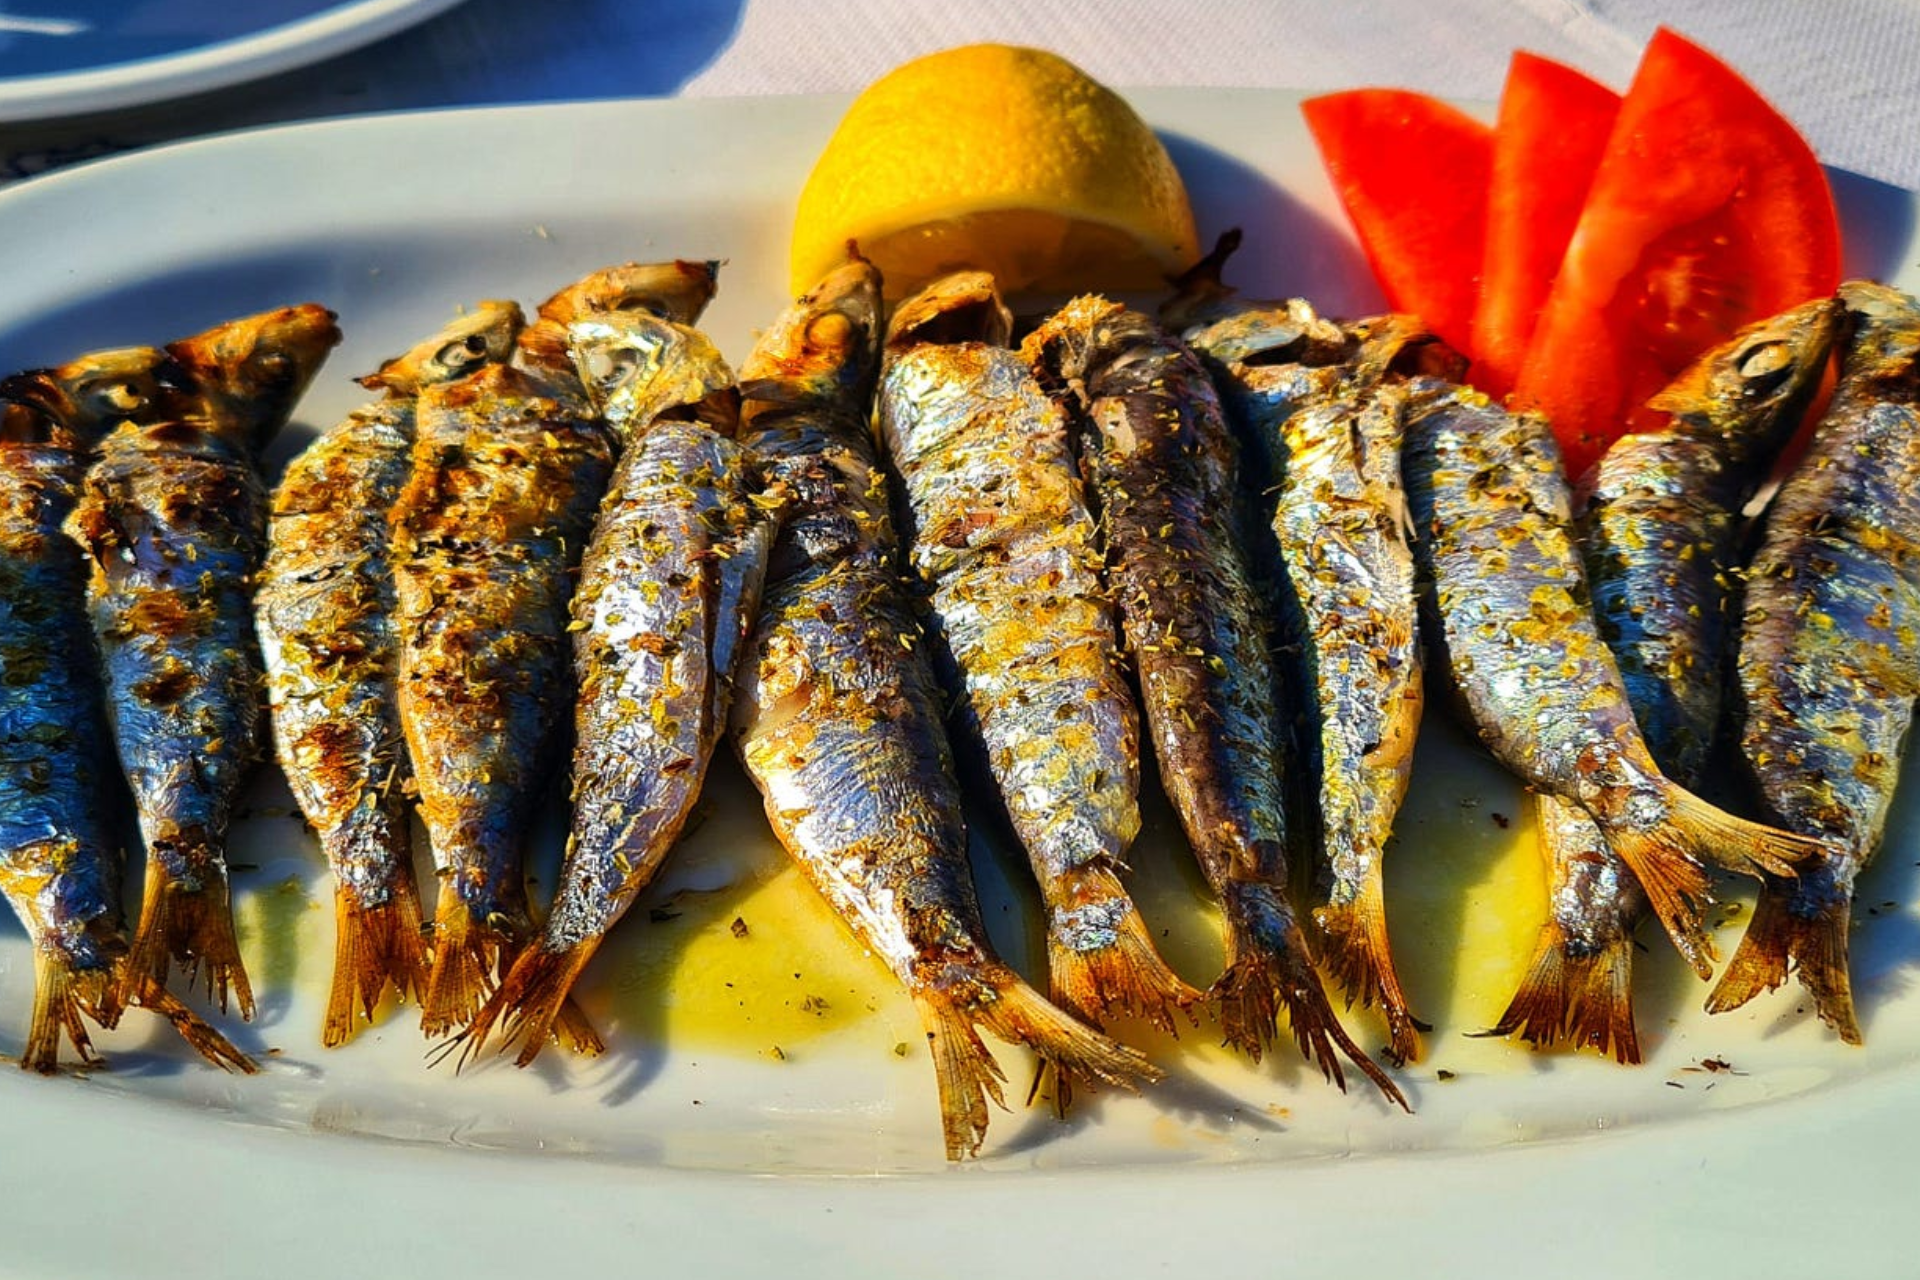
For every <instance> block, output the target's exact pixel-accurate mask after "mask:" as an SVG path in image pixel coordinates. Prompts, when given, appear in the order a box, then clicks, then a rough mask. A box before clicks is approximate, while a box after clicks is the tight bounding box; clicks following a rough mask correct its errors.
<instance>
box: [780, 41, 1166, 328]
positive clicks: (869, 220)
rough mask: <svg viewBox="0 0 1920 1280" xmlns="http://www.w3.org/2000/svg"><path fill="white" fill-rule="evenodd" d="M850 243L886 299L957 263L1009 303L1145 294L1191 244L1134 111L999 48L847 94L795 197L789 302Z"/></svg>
mask: <svg viewBox="0 0 1920 1280" xmlns="http://www.w3.org/2000/svg"><path fill="white" fill-rule="evenodd" d="M850 240H851V241H854V242H856V243H857V244H858V245H859V248H860V252H861V253H863V254H865V255H866V256H867V257H868V258H870V259H872V260H873V262H874V263H875V264H876V265H877V266H879V268H880V269H881V271H882V272H883V273H884V275H885V276H886V281H887V294H888V296H889V297H900V296H903V295H904V294H906V293H908V292H910V291H912V290H913V289H915V288H917V287H918V286H919V285H921V284H924V283H925V282H926V281H928V280H930V279H932V278H933V277H934V276H937V275H940V274H942V273H943V272H946V271H952V270H958V269H961V268H966V267H972V268H978V269H981V270H986V271H991V272H993V273H994V275H995V276H996V277H998V279H999V281H1000V286H1001V288H1002V289H1003V290H1006V291H1008V292H1015V291H1018V290H1022V289H1037V290H1046V291H1050V292H1056V291H1057V292H1071V291H1076V290H1086V289H1104V290H1122V289H1144V288H1152V287H1154V286H1157V285H1159V284H1161V283H1162V282H1163V281H1164V279H1165V277H1166V276H1167V275H1168V274H1170V273H1173V272H1177V271H1180V270H1182V269H1184V268H1185V267H1187V266H1188V265H1190V264H1191V263H1192V261H1193V260H1194V258H1195V256H1196V251H1197V245H1198V236H1197V235H1196V233H1195V230H1194V225H1193V210H1192V208H1191V206H1190V205H1189V204H1188V201H1187V189H1186V186H1185V184H1184V183H1183V182H1182V181H1181V179H1180V173H1179V171H1178V170H1177V169H1175V168H1174V165H1173V161H1172V159H1171V158H1170V157H1169V156H1168V155H1167V150H1166V148H1165V147H1164V146H1162V145H1161V143H1160V140H1159V139H1158V138H1156V137H1155V136H1154V134H1153V131H1152V130H1151V129H1149V128H1148V127H1147V125H1146V123H1145V122H1144V121H1143V120H1141V119H1140V117H1139V116H1138V115H1137V114H1135V112H1134V110H1133V108H1132V107H1130V106H1128V105H1127V103H1126V101H1125V100H1124V99H1123V98H1121V97H1120V96H1119V95H1118V94H1116V93H1114V92H1113V91H1112V90H1111V89H1108V88H1107V87H1106V86H1105V85H1102V84H1100V83H1099V82H1098V81H1096V80H1094V79H1093V78H1092V77H1090V76H1088V75H1087V74H1086V73H1085V72H1084V71H1082V70H1080V69H1079V68H1078V67H1076V66H1074V65H1073V64H1072V63H1070V62H1068V61H1066V60H1065V59H1064V58H1061V57H1059V56H1057V55H1055V54H1051V53H1047V52H1044V51H1042V50H1038V49H1022V48H1017V47H1013V46H1009V45H1000V44H977V45H967V46H964V47H962V48H958V49H948V50H945V51H943V52H940V53H933V54H928V55H927V56H925V57H922V58H917V59H915V60H913V61H912V62H908V63H906V64H904V65H902V66H900V67H897V68H895V69H894V70H893V71H890V72H888V73H887V74H886V75H885V76H882V77H881V78H880V79H879V80H876V81H874V83H873V84H871V85H869V86H868V87H867V89H866V90H865V92H863V93H862V94H861V95H860V96H859V97H858V98H857V99H855V101H854V103H853V105H852V106H851V107H850V108H849V109H848V111H847V114H846V116H845V117H844V118H843V119H842V120H841V122H840V127H839V128H838V129H837V130H836V131H835V132H834V135H833V137H832V139H831V140H830V141H829V142H828V143H827V146H826V150H825V151H823V152H822V153H821V155H820V159H819V160H818V161H817V162H816V163H815V165H814V168H813V173H812V175H811V176H810V177H809V178H808V179H807V185H806V187H805V189H804V190H803V191H802V192H801V194H800V204H799V208H798V210H797V212H796V214H795V217H794V226H793V244H792V256H791V268H792V274H793V289H794V292H796V293H799V292H803V291H805V290H806V289H808V288H811V287H812V285H813V284H814V283H815V282H816V281H817V280H818V279H819V278H820V277H821V276H822V275H824V274H825V273H826V272H827V271H829V270H831V269H832V268H833V267H835V266H837V265H838V264H839V263H840V262H842V261H843V260H844V259H845V257H846V252H847V243H848V241H850Z"/></svg>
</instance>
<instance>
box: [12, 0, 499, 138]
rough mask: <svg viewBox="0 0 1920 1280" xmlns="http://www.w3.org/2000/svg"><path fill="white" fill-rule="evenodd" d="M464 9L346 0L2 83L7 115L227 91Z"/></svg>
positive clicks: (28, 118) (89, 110)
mask: <svg viewBox="0 0 1920 1280" xmlns="http://www.w3.org/2000/svg"><path fill="white" fill-rule="evenodd" d="M462 2H463V0H343V2H342V3H337V4H331V5H328V6H327V7H325V8H324V9H322V10H320V11H319V12H317V13H312V14H309V15H307V16H306V17H304V18H296V19H294V20H293V21H291V22H284V23H280V24H278V25H276V26H272V27H267V28H264V29H262V30H259V31H255V32H252V33H250V34H247V35H243V36H237V37H234V38H233V39H229V40H221V41H217V42H214V43H211V44H202V45H196V46H194V47H192V48H189V49H185V50H182V51H179V52H176V53H169V54H162V55H159V56H157V57H151V58H135V59H130V60H128V61H124V62H111V63H104V64H101V65H99V66H95V67H87V68H83V69H79V70H72V71H50V72H45V73H42V74H40V75H29V76H6V77H0V116H4V117H5V118H6V119H7V120H9V121H11V122H13V123H16V124H21V123H30V122H34V121H44V120H53V119H58V118H62V117H67V116H80V115H91V114H94V113H98V112H107V111H116V110H119V109H122V108H125V107H135V106H145V105H150V104H153V103H159V102H166V101H169V100H171V99H174V98H181V97H187V96H190V95H192V94H196V93H205V92H210V91H212V90H216V89H224V88H228V87H231V86H233V85H236V84H241V83H244V82H246V81H249V80H256V79H260V78H262V77H265V76H270V75H273V74H275V73H277V72H281V71H287V70H291V69H293V68H295V67H302V66H306V65H308V64H309V63H314V62H320V61H323V60H324V59H327V58H330V57H333V56H335V55H337V54H342V53H347V52H349V51H351V50H353V49H357V48H359V47H361V46H362V45H366V44H371V43H373V42H374V41H376V40H379V39H381V38H382V37H384V36H388V35H392V34H393V33H395V32H397V31H402V30H405V29H406V28H408V27H411V26H413V25H415V24H417V23H420V22H424V21H426V20H427V19H428V18H431V17H434V16H435V15H437V14H440V13H443V12H445V11H447V10H449V9H452V8H454V7H455V6H457V5H459V4H461V3H462Z"/></svg>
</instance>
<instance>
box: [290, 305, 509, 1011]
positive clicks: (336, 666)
mask: <svg viewBox="0 0 1920 1280" xmlns="http://www.w3.org/2000/svg"><path fill="white" fill-rule="evenodd" d="M521 324H522V317H521V315H520V309H519V308H518V307H516V306H514V305H513V304H512V303H509V302H485V303H481V304H480V306H479V307H477V308H476V309H475V310H474V311H473V312H471V313H470V314H468V315H465V316H462V317H461V318H460V319H458V320H455V321H454V322H452V323H451V324H449V325H447V326H446V327H445V328H443V329H442V330H441V331H440V332H439V333H437V334H435V335H434V336H433V337H431V338H429V339H427V340H426V341H425V342H423V343H421V344H419V345H417V346H416V347H414V348H413V349H411V350H409V351H408V352H407V353H406V354H405V355H403V356H400V357H397V358H396V359H394V360H391V361H388V362H387V363H386V364H385V365H384V366H383V367H382V368H381V370H380V371H379V372H378V373H375V374H372V375H369V376H368V377H367V378H364V379H362V381H363V382H364V383H366V384H367V385H368V386H370V387H375V388H385V389H386V393H387V394H386V398H384V399H382V400H379V401H377V402H374V403H371V404H369V405H367V406H365V407H364V408H361V409H358V410H355V411H354V412H353V413H352V414H350V415H349V416H348V417H347V418H346V419H345V420H344V421H342V422H340V423H339V424H338V425H336V426H334V427H333V428H331V429H330V430H328V431H327V432H325V433H323V434H322V435H321V436H320V437H319V438H318V439H316V440H315V441H314V442H313V443H312V444H311V445H309V446H308V447H307V448H306V449H305V450H303V451H302V452H301V453H300V454H299V455H298V456H297V457H295V458H294V459H293V460H292V461H291V462H290V463H288V464H287V469H286V472H285V474H284V475H283V476H282V477H281V480H280V483H279V484H278V485H277V486H276V488H275V490H274V494H273V501H272V508H271V511H270V514H269V517H268V526H267V556H266V562H265V564H264V565H263V566H262V568H261V571H260V584H259V589H258V591H257V593H256V596H255V601H254V607H255V614H254V624H255V628H256V630H257V632H258V634H259V638H260V650H261V657H262V659H263V661H264V663H265V666H266V675H267V696H268V705H269V709H270V712H271V715H272V721H273V730H274V743H275V749H276V752H277V754H278V757H279V760H280V765H281V768H282V771H283V772H284V773H285V774H286V777H287V781H288V784H289V785H290V786H291V787H292V790H293V795H294V799H295V801H296V802H297V803H298V804H299V806H300V811H301V813H302V814H304V815H305V816H306V819H307V821H308V823H309V824H310V825H311V826H312V827H313V829H314V831H315V832H316V833H317V834H318V836H319V838H320V844H321V848H322V850H323V852H324V853H325V855H326V858H327V864H328V866H329V868H330V869H331V871H332V873H333V877H334V886H335V888H334V924H335V942H334V962H333V980H332V983H331V986H330V988H329V992H328V997H327V1004H326V1008H325V1011H324V1014H323V1018H322V1025H321V1039H322V1041H323V1043H325V1044H327V1045H328V1046H334V1045H339V1044H343V1043H345V1042H346V1041H347V1040H348V1039H350V1038H351V1037H352V1035H353V1032H354V1027H355V1012H354V1011H355V1009H356V1008H358V1009H359V1011H360V1016H361V1017H364V1018H366V1019H368V1020H371V1019H372V1017H373V1009H374V1005H375V1004H376V1003H377V1002H378V1001H379V999H380V996H381V994H382V993H383V992H384V991H385V989H386V988H387V987H388V986H389V985H392V986H393V987H394V988H395V990H396V991H397V992H398V994H399V995H401V996H402V997H405V996H407V995H408V994H410V993H417V992H418V990H419V989H420V988H422V987H424V985H425V982H426V966H427V953H426V947H425V943H424V941H423V940H422V936H421V917H420V902H419V891H418V889H417V888H416V887H415V885H414V879H413V854H412V848H411V844H412V841H411V835H410V826H411V820H410V818H409V816H408V813H407V808H406V801H405V797H404V795H403V789H404V788H405V787H406V786H407V785H408V782H409V778H410V771H409V768H408V765H407V759H406V749H405V743H404V740H403V737H402V734H401V731H400V720H399V712H398V709H397V698H398V690H397V684H396V682H397V675H398V661H399V643H398V638H397V635H396V633H395V629H394V628H395V619H394V615H395V609H396V601H395V596H394V582H393V572H392V565H391V562H390V554H389V552H390V533H389V527H388V526H389V519H390V515H391V512H392V509H393V506H394V503H395V502H396V501H397V500H398V498H399V495H400V491H401V489H402V488H404V487H405V485H406V483H407V479H408V477H409V474H410V471H411V464H412V454H413V445H414V415H415V403H414V402H415V397H416V396H417V394H418V393H419V391H420V389H421V388H422V387H423V386H428V385H434V384H437V383H443V382H450V381H453V380H455V379H457V378H460V377H464V376H465V375H466V374H468V373H470V372H472V371H473V369H474V368H476V367H478V366H479V365H482V364H486V363H490V362H491V363H499V362H501V361H504V360H506V359H508V358H509V357H510V356H511V355H512V352H513V339H514V335H515V334H516V333H518V332H519V329H520V326H521Z"/></svg>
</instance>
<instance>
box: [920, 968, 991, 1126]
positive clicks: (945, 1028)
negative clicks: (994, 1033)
mask: <svg viewBox="0 0 1920 1280" xmlns="http://www.w3.org/2000/svg"><path fill="white" fill-rule="evenodd" d="M913 1002H914V1004H915V1006H916V1007H918V1009H919V1010H920V1024H921V1026H922V1027H924V1028H925V1029H926V1033H927V1049H928V1051H929V1052H930V1053H932V1055H933V1072H934V1078H935V1079H936V1080H938V1081H939V1086H940V1125H941V1129H942V1130H943V1131H944V1133H945V1135H946V1146H947V1159H949V1160H964V1159H966V1158H967V1157H968V1156H971V1155H974V1154H976V1153H978V1152H979V1150H980V1144H981V1142H982V1141H984V1140H985V1138H986V1136H987V1101H988V1099H992V1101H993V1103H994V1105H996V1106H1000V1107H1004V1106H1006V1099H1005V1097H1004V1096H1002V1094H1001V1091H1000V1082H1001V1081H1002V1080H1004V1079H1006V1077H1005V1076H1004V1075H1002V1074H1001V1071H1000V1067H999V1064H997V1063H996V1062H994V1060H993V1055H992V1054H990V1053H988V1052H987V1046H986V1045H985V1044H984V1043H982V1041H981V1039H980V1035H979V1033H978V1032H977V1031H975V1030H974V1029H973V1020H972V1019H971V1018H970V1017H968V1015H967V1013H966V1011H965V1010H963V1009H961V1008H960V1006H959V1005H957V1004H955V1003H954V1002H953V1001H952V1000H950V999H948V998H946V997H945V996H944V995H941V994H940V993H937V992H932V991H920V992H915V993H914V998H913Z"/></svg>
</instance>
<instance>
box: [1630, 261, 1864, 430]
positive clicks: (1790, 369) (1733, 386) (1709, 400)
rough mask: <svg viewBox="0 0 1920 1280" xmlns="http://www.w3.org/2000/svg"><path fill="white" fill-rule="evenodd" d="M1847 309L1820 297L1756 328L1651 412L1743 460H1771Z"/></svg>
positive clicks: (1683, 377) (1704, 362) (1708, 358)
mask: <svg viewBox="0 0 1920 1280" xmlns="http://www.w3.org/2000/svg"><path fill="white" fill-rule="evenodd" d="M1843 315H1844V310H1843V308H1842V306H1841V304H1840V301H1839V300H1838V299H1837V298H1816V299H1815V300H1814V301H1812V302H1808V303H1805V304H1803V305H1801V306H1798V307H1795V308H1793V309H1792V310H1790V311H1783V312H1781V313H1780V314H1779V315H1777V316H1773V317H1770V318H1768V319H1766V320H1762V321H1759V322H1758V323H1756V324H1751V325H1748V326H1747V327H1746V328H1744V329H1742V330H1740V331H1739V332H1738V333H1736V334H1734V336H1733V337H1732V338H1729V339H1728V340H1727V341H1726V342H1724V343H1722V344H1720V345H1719V346H1717V347H1715V348H1714V349H1713V350H1711V351H1709V352H1708V353H1707V354H1706V355H1704V356H1702V357H1701V358H1700V359H1698V360H1696V361H1695V362H1694V363H1693V364H1692V365H1691V366H1690V367H1688V368H1687V369H1686V370H1685V371H1684V372H1683V373H1681V374H1680V376H1679V377H1677V378H1675V379H1674V380H1673V382H1671V383H1669V384H1668V385H1667V387H1666V388H1665V389H1664V390H1662V391H1661V392H1660V393H1659V394H1658V395H1656V396H1654V397H1653V398H1652V399H1651V400H1649V401H1648V402H1647V407H1648V408H1650V409H1654V410H1658V411H1661V412H1665V413H1670V414H1672V415H1673V418H1674V429H1675V430H1676V431H1680V432H1682V433H1685V434H1688V435H1698V436H1704V437H1707V438H1709V439H1710V441H1711V442H1712V443H1713V444H1714V445H1715V447H1716V449H1718V450H1722V451H1724V452H1725V453H1726V454H1728V455H1730V456H1731V457H1733V458H1735V459H1745V458H1746V457H1748V456H1751V455H1763V456H1771V455H1772V454H1773V453H1774V452H1775V451H1776V450H1777V449H1778V448H1779V446H1780V444H1781V443H1783V442H1784V440H1785V437H1786V436H1787V435H1790V434H1791V433H1792V431H1793V429H1794V427H1795V426H1797V425H1798V424H1799V420H1800V415H1801V414H1802V412H1804V410H1805V409H1806V406H1807V402H1808V401H1809V400H1810V399H1812V397H1813V393H1814V391H1815V390H1816V389H1818V387H1819V385H1820V378H1821V375H1822V374H1823V373H1824V372H1825V371H1826V367H1827V357H1828V355H1829V354H1830V353H1831V352H1832V350H1833V344H1834V341H1835V339H1836V337H1837V336H1838V335H1839V332H1840V324H1841V320H1842V318H1843Z"/></svg>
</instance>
